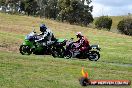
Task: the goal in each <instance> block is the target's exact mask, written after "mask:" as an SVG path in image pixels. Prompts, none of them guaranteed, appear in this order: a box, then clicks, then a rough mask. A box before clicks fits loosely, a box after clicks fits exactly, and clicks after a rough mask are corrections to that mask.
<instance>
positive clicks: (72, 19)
mask: <svg viewBox="0 0 132 88" xmlns="http://www.w3.org/2000/svg"><path fill="white" fill-rule="evenodd" d="M86 1H87V4H84V0H82V1H81V0H59V2H58V8H59V14H58V19H59V20H61V21H67V22H69V23H70V24H80V25H85V26H87V25H88V24H89V23H90V22H92V21H93V17H92V14H91V12H92V6H89V4H90V3H91V1H90V0H86Z"/></svg>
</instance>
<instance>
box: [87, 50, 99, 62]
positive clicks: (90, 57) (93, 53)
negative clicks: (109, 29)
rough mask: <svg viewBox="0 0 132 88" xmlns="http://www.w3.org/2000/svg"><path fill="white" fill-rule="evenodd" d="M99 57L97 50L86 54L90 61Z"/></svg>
mask: <svg viewBox="0 0 132 88" xmlns="http://www.w3.org/2000/svg"><path fill="white" fill-rule="evenodd" d="M99 58H100V54H99V52H97V51H91V53H90V54H89V56H88V59H89V60H90V61H97V60H99Z"/></svg>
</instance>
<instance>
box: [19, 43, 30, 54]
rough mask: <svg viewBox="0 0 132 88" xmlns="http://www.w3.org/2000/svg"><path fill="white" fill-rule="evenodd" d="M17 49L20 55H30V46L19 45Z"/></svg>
mask: <svg viewBox="0 0 132 88" xmlns="http://www.w3.org/2000/svg"><path fill="white" fill-rule="evenodd" d="M19 51H20V53H21V54H22V55H30V54H31V53H32V51H31V48H30V47H29V46H27V45H21V46H20V48H19Z"/></svg>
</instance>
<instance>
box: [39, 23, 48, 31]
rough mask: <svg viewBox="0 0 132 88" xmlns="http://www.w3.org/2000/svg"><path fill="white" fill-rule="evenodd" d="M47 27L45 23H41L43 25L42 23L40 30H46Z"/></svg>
mask: <svg viewBox="0 0 132 88" xmlns="http://www.w3.org/2000/svg"><path fill="white" fill-rule="evenodd" d="M46 29H47V27H46V26H45V24H41V25H40V31H41V32H45V31H46Z"/></svg>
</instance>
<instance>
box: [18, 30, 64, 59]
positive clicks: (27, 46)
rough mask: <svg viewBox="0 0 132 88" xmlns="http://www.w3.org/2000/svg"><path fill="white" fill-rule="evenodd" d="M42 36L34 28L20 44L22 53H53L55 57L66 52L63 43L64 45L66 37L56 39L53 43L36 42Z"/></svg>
mask: <svg viewBox="0 0 132 88" xmlns="http://www.w3.org/2000/svg"><path fill="white" fill-rule="evenodd" d="M40 38H41V36H40V35H37V34H36V32H35V31H34V30H33V31H32V32H31V33H29V34H28V35H26V36H25V39H24V42H23V43H22V45H20V48H19V51H20V53H21V54H22V55H30V54H32V53H33V54H35V55H53V56H55V57H60V56H61V55H62V53H63V52H64V47H63V46H62V45H64V44H63V43H65V39H55V41H54V43H53V44H52V45H50V46H48V45H45V46H43V45H42V44H41V43H39V42H35V40H38V39H40ZM60 51H61V52H60ZM55 52H57V53H55Z"/></svg>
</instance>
